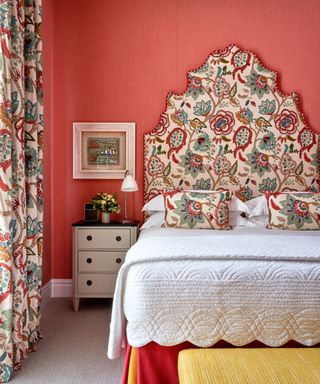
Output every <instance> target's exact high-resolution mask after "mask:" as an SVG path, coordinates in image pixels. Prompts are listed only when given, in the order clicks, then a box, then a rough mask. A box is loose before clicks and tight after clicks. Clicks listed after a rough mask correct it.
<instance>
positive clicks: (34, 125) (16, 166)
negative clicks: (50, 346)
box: [0, 0, 43, 382]
mask: <svg viewBox="0 0 320 384" xmlns="http://www.w3.org/2000/svg"><path fill="white" fill-rule="evenodd" d="M0 27H1V34H0V39H1V44H0V83H1V84H0V88H1V92H0V382H7V381H8V380H10V378H11V377H12V372H13V369H15V368H19V365H20V362H21V360H22V359H23V358H25V357H26V356H27V355H28V353H29V352H30V351H33V350H34V349H35V348H36V345H37V339H38V338H39V335H40V331H39V318H40V314H39V305H40V287H41V259H42V240H43V237H42V231H43V221H42V206H43V183H42V181H43V153H42V148H43V147H42V146H43V87H42V64H41V61H42V43H41V0H32V1H31V0H24V1H18V0H4V1H1V3H0Z"/></svg>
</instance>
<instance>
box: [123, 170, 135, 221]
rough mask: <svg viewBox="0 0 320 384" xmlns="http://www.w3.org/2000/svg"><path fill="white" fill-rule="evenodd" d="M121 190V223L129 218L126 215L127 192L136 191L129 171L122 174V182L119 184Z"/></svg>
mask: <svg viewBox="0 0 320 384" xmlns="http://www.w3.org/2000/svg"><path fill="white" fill-rule="evenodd" d="M121 191H122V192H124V219H123V221H122V222H123V223H128V222H130V220H128V215H127V192H136V191H138V185H137V182H136V181H135V179H134V178H133V177H132V176H131V175H130V172H129V171H126V173H125V175H124V179H123V182H122V184H121Z"/></svg>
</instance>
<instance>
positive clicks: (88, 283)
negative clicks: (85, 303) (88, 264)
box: [78, 273, 117, 296]
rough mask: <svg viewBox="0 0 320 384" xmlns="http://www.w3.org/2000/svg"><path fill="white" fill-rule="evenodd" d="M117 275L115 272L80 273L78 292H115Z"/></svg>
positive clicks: (109, 293)
mask: <svg viewBox="0 0 320 384" xmlns="http://www.w3.org/2000/svg"><path fill="white" fill-rule="evenodd" d="M116 280H117V275H116V274H115V273H105V274H103V273H99V274H98V273H97V274H91V273H79V275H78V293H79V294H81V293H85V294H106V295H112V296H113V294H114V288H115V286H116Z"/></svg>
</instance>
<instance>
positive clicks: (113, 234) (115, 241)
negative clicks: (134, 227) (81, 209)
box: [78, 228, 130, 249]
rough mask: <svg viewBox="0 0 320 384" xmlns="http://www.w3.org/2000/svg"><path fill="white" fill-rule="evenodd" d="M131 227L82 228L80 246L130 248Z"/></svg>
mask: <svg viewBox="0 0 320 384" xmlns="http://www.w3.org/2000/svg"><path fill="white" fill-rule="evenodd" d="M129 247H130V228H107V229H105V228H80V229H78V248H80V249H93V248H100V249H103V248H104V249H110V248H111V249H128V248H129Z"/></svg>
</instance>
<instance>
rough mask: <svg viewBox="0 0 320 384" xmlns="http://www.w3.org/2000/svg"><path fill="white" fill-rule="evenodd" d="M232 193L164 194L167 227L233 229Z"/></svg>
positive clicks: (183, 192)
mask: <svg viewBox="0 0 320 384" xmlns="http://www.w3.org/2000/svg"><path fill="white" fill-rule="evenodd" d="M231 197H232V193H231V192H230V191H221V192H208V193H203V192H196V191H192V192H187V191H173V192H167V193H165V194H164V200H165V210H166V212H165V226H166V227H175V228H190V229H193V228H197V229H231V227H230V225H229V205H230V203H231Z"/></svg>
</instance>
